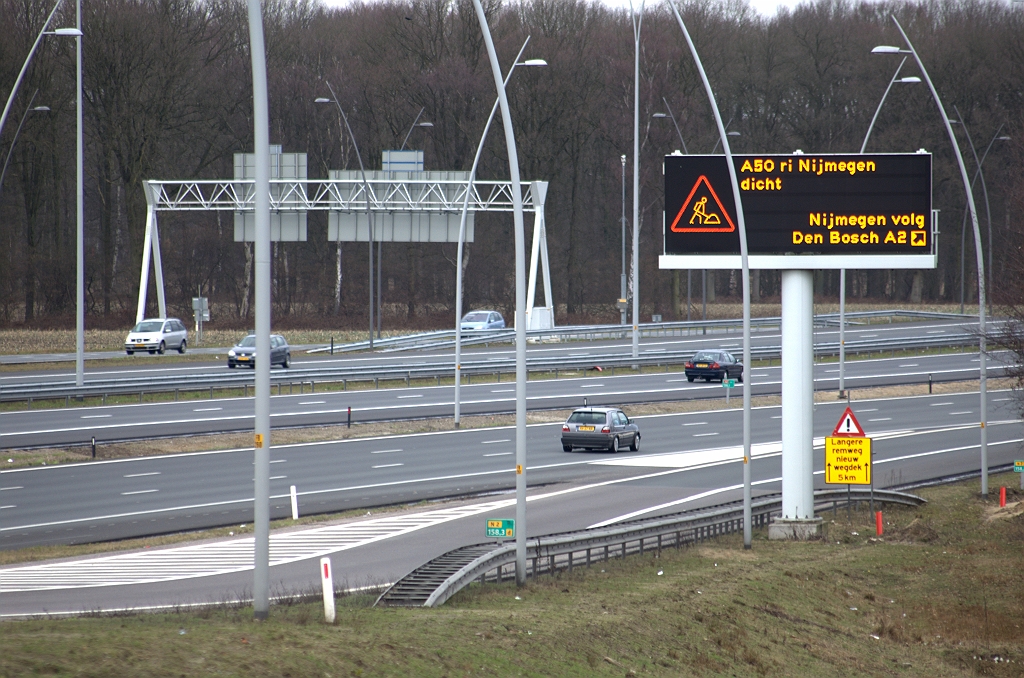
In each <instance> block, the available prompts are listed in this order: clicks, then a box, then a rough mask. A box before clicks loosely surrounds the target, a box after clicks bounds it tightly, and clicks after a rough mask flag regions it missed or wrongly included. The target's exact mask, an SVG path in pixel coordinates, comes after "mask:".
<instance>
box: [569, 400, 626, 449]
mask: <svg viewBox="0 0 1024 678" xmlns="http://www.w3.org/2000/svg"><path fill="white" fill-rule="evenodd" d="M626 445H629V449H630V450H632V451H633V452H636V451H637V450H639V449H640V427H639V426H637V425H636V424H635V423H634V422H632V421H630V420H629V417H627V416H626V413H625V412H623V411H622V410H620V409H618V408H617V407H582V408H580V409H578V410H576V411H574V412H573V413H572V414H570V415H569V418H568V419H566V420H565V423H564V424H562V450H564V451H565V452H572V450H573V448H574V447H582V448H586V449H588V450H608V451H609V452H618V451H619V448H621V447H624V446H626Z"/></svg>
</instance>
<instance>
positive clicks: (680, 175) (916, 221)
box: [665, 153, 934, 268]
mask: <svg viewBox="0 0 1024 678" xmlns="http://www.w3.org/2000/svg"><path fill="white" fill-rule="evenodd" d="M733 162H734V163H735V166H736V177H737V179H738V180H739V182H740V196H741V199H742V200H743V213H744V220H745V224H746V229H747V245H748V248H749V251H750V253H751V254H752V255H759V254H760V255H789V254H797V255H799V254H809V255H887V254H888V255H927V254H930V253H932V252H933V251H934V250H933V243H932V238H933V233H932V227H931V222H932V211H931V208H932V156H931V154H930V153H903V154H873V155H858V154H848V155H832V154H806V155H800V154H797V155H734V156H733ZM739 247H740V246H739V233H738V231H737V229H736V206H735V202H734V200H733V193H732V184H731V183H730V179H729V169H728V165H727V164H726V158H725V156H724V155H670V156H666V157H665V254H667V255H689V254H738V253H739ZM850 267H851V268H852V267H855V266H850Z"/></svg>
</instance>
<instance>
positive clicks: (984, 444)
mask: <svg viewBox="0 0 1024 678" xmlns="http://www.w3.org/2000/svg"><path fill="white" fill-rule="evenodd" d="M892 20H893V23H895V24H896V28H898V29H899V31H900V35H901V36H903V41H904V42H905V43H906V44H907V47H909V48H910V53H911V54H913V55H914V60H915V61H917V66H918V68H920V69H921V74H922V75H923V76H924V80H925V82H927V83H928V89H930V90H931V92H932V97H933V98H934V99H935V105H936V106H938V109H939V114H940V115H941V116H942V123H943V124H944V125H945V126H946V134H948V135H949V141H950V143H951V144H952V145H953V151H954V152H955V154H956V161H957V165H959V168H960V179H961V180H962V181H963V183H964V192H965V193H966V194H967V205H968V207H969V208H970V210H971V225H972V226H973V227H974V247H975V255H976V258H977V261H978V321H979V322H978V326H979V332H978V360H979V363H980V364H979V371H980V379H979V384H978V386H979V389H978V390H979V391H980V405H979V413H978V414H979V419H980V420H981V421H980V422H979V423H980V428H981V436H980V437H981V440H980V446H981V494H982V496H984V497H987V496H988V429H987V428H986V426H987V424H988V380H987V377H988V365H987V356H986V354H985V351H986V346H985V345H986V341H985V334H986V332H987V331H988V324H987V319H986V317H985V298H986V290H985V253H984V251H983V250H982V245H981V228H980V227H979V226H978V210H977V208H976V206H975V204H974V194H973V192H972V191H971V182H970V179H969V178H968V176H967V167H966V166H965V165H964V156H963V154H962V153H961V152H960V145H959V144H958V143H957V140H956V135H955V134H953V126H952V125H950V123H949V116H948V115H946V109H945V108H944V107H943V106H942V100H941V99H939V93H938V92H937V91H936V90H935V85H934V84H933V83H932V80H931V78H930V77H928V71H927V69H925V67H924V64H923V63H921V57H920V55H919V54H918V53H917V50H915V49H914V45H913V44H912V43H911V42H910V38H908V37H907V33H906V31H904V30H903V26H901V25H900V22H899V21H898V20H897V19H896V17H895V16H893V17H892ZM876 50H879V48H878V47H876V48H875V49H874V50H872V51H876ZM879 51H880V52H881V53H888V54H892V53H894V52H895V53H900V54H903V53H905V51H904V50H900V49H899V48H891V49H883V50H879Z"/></svg>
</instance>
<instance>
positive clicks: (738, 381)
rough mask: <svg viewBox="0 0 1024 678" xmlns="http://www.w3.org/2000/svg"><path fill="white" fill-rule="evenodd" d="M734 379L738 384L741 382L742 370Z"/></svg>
mask: <svg viewBox="0 0 1024 678" xmlns="http://www.w3.org/2000/svg"><path fill="white" fill-rule="evenodd" d="M736 381H737V383H740V384H742V383H743V373H742V372H740V375H739V376H738V377H736Z"/></svg>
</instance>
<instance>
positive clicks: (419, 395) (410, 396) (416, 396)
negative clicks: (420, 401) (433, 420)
mask: <svg viewBox="0 0 1024 678" xmlns="http://www.w3.org/2000/svg"><path fill="white" fill-rule="evenodd" d="M422 397H423V394H422V393H420V394H418V395H402V396H398V399H399V400H401V399H402V398H422Z"/></svg>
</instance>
